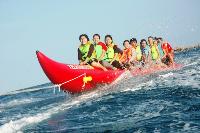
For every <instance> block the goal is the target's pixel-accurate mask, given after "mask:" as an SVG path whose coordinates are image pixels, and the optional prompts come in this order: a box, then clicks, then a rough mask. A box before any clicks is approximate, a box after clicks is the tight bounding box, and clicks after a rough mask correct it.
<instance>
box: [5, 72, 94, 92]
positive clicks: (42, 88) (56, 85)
mask: <svg viewBox="0 0 200 133" xmlns="http://www.w3.org/2000/svg"><path fill="white" fill-rule="evenodd" d="M82 76H84V77H83V86H82V87H85V84H86V83H87V82H88V81H90V80H91V79H90V77H86V73H83V74H81V75H79V76H77V77H75V78H73V79H70V80H67V81H65V82H63V83H60V84H54V85H50V86H47V87H38V88H35V89H31V91H36V90H44V89H49V88H52V87H53V88H54V93H55V91H56V90H55V89H56V87H58V89H59V92H60V90H61V86H62V85H64V84H66V83H69V82H71V81H74V80H76V79H78V78H80V77H82ZM88 78H89V79H88ZM29 91H30V89H27V90H16V91H13V92H10V93H8V94H17V93H21V92H29Z"/></svg>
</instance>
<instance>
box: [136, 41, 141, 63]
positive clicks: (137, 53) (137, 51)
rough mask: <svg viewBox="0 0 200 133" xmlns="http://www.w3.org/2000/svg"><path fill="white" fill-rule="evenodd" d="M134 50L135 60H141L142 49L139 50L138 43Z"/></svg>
mask: <svg viewBox="0 0 200 133" xmlns="http://www.w3.org/2000/svg"><path fill="white" fill-rule="evenodd" d="M135 52H136V60H137V61H141V60H142V51H141V48H140V45H137V46H136V48H135Z"/></svg>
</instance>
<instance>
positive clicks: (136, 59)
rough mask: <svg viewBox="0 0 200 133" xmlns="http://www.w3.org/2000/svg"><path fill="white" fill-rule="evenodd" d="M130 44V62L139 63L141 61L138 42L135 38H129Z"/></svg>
mask: <svg viewBox="0 0 200 133" xmlns="http://www.w3.org/2000/svg"><path fill="white" fill-rule="evenodd" d="M130 45H131V46H132V57H131V59H130V63H131V64H133V65H136V64H140V62H141V61H142V52H141V48H140V44H138V43H137V39H136V38H132V39H130Z"/></svg>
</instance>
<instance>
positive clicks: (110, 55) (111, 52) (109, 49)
mask: <svg viewBox="0 0 200 133" xmlns="http://www.w3.org/2000/svg"><path fill="white" fill-rule="evenodd" d="M114 46H115V45H114V44H112V45H111V46H108V47H107V51H106V55H105V58H104V60H105V61H107V62H110V61H111V60H112V59H113V58H114V56H115V52H114V49H113V47H114ZM119 58H120V54H118V55H117V58H116V61H119Z"/></svg>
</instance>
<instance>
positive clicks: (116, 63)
mask: <svg viewBox="0 0 200 133" xmlns="http://www.w3.org/2000/svg"><path fill="white" fill-rule="evenodd" d="M112 65H113V66H114V67H116V68H118V69H124V66H123V65H122V64H120V63H119V61H116V60H115V61H113V62H112Z"/></svg>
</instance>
